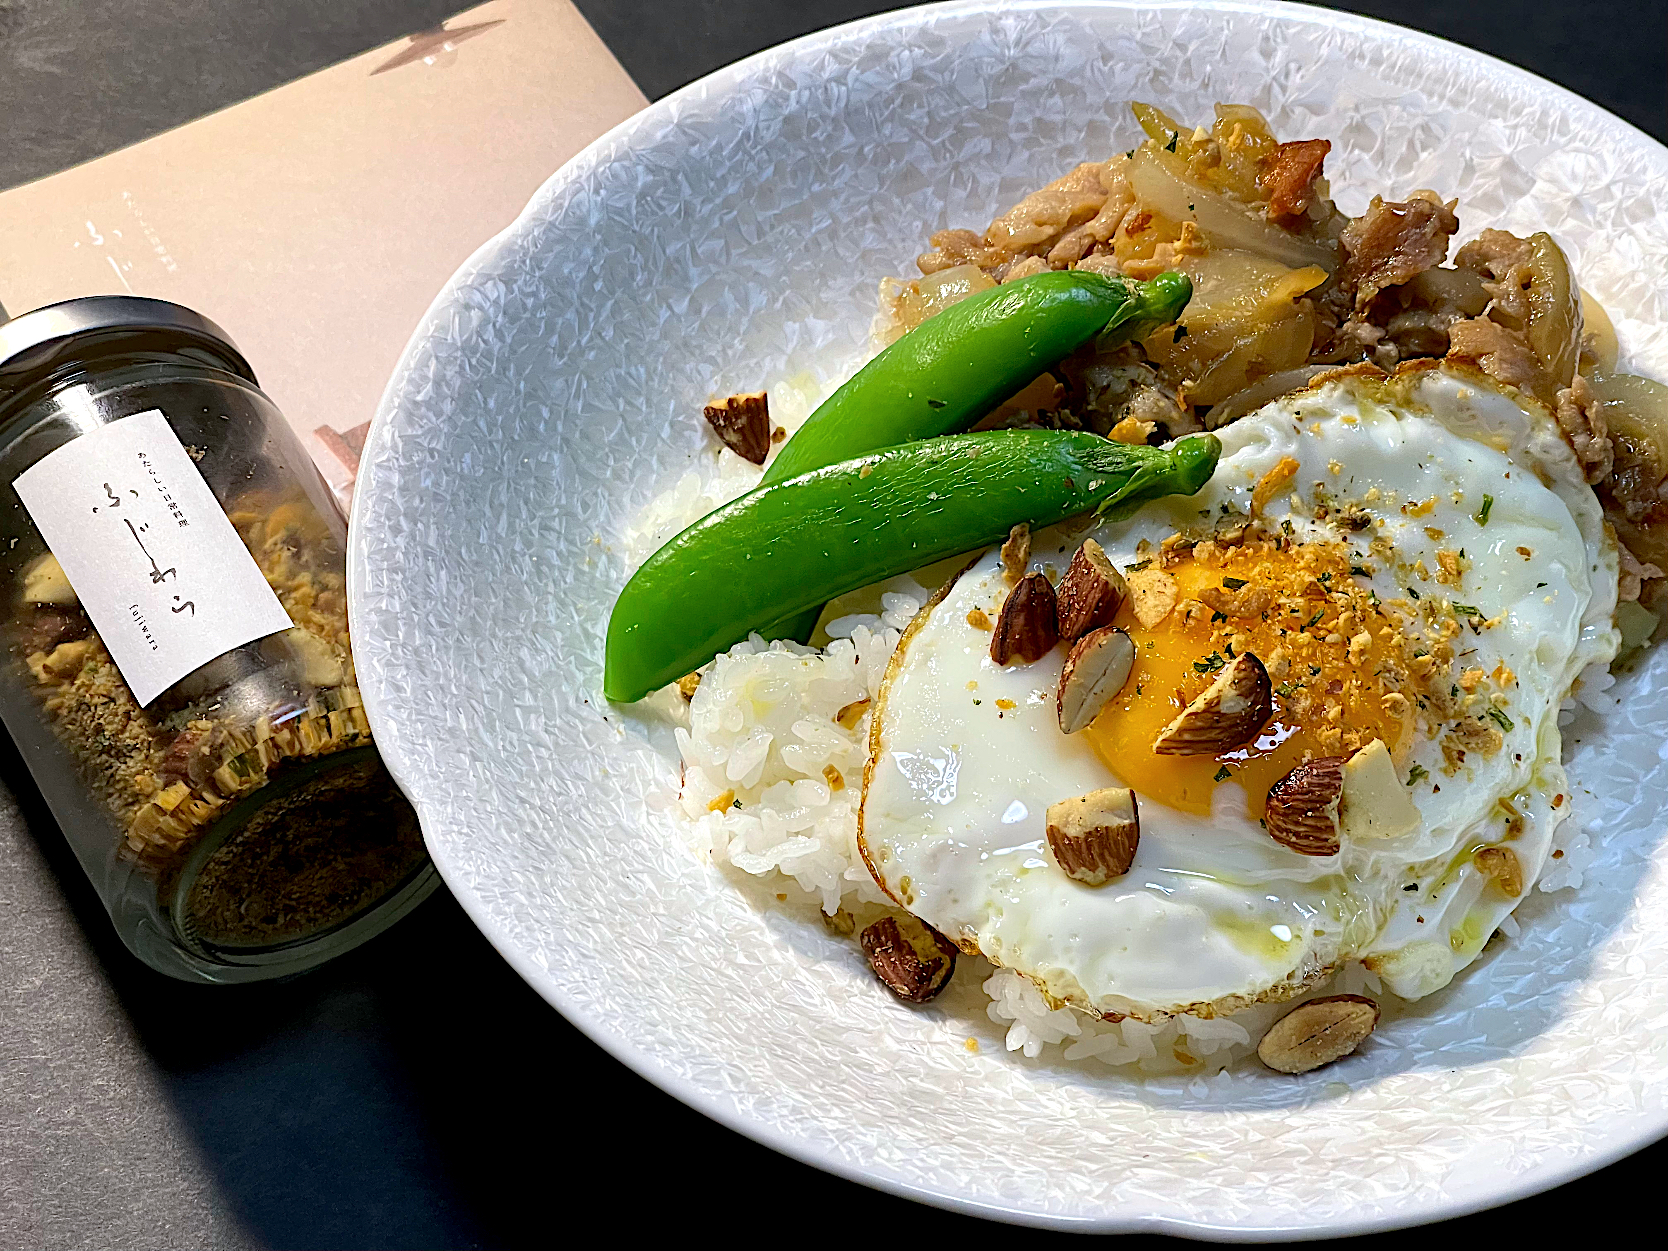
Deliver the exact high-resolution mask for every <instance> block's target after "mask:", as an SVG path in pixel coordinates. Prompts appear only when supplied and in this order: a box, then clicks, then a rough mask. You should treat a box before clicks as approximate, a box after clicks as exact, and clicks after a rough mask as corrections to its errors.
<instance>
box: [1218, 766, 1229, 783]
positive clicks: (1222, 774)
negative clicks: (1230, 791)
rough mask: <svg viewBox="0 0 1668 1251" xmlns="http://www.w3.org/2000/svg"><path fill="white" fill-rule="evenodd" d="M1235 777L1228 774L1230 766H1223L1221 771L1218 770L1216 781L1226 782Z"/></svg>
mask: <svg viewBox="0 0 1668 1251" xmlns="http://www.w3.org/2000/svg"><path fill="white" fill-rule="evenodd" d="M1233 776H1234V775H1233V774H1231V773H1229V772H1228V766H1227V765H1223V766H1222V767H1221V768H1220V769H1218V770H1217V771H1216V779H1215V780H1216V781H1218V782H1226V781H1227V780H1228V779H1229V778H1231V777H1233Z"/></svg>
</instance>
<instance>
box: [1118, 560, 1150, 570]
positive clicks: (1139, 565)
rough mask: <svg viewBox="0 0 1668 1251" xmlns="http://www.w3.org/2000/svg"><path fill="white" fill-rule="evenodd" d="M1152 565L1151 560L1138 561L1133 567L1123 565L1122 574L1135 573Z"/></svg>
mask: <svg viewBox="0 0 1668 1251" xmlns="http://www.w3.org/2000/svg"><path fill="white" fill-rule="evenodd" d="M1152 563H1153V562H1152V561H1151V560H1138V561H1136V562H1135V563H1134V564H1133V565H1125V566H1124V572H1125V573H1137V572H1139V571H1140V570H1142V569H1145V568H1146V567H1147V566H1148V565H1150V564H1152Z"/></svg>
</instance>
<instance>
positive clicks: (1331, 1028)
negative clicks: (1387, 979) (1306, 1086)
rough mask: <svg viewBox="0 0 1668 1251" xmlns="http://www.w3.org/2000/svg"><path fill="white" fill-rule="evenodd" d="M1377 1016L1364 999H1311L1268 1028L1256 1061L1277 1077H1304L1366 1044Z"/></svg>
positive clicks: (1343, 996) (1330, 996)
mask: <svg viewBox="0 0 1668 1251" xmlns="http://www.w3.org/2000/svg"><path fill="white" fill-rule="evenodd" d="M1378 1016H1379V1012H1378V1004H1376V1003H1374V1002H1373V1001H1372V1000H1371V999H1368V998H1367V997H1366V996H1365V995H1327V996H1325V997H1323V998H1320V999H1311V1000H1309V1002H1308V1003H1300V1004H1298V1006H1297V1007H1295V1008H1293V1009H1292V1010H1291V1011H1290V1012H1288V1013H1286V1015H1285V1016H1283V1017H1281V1018H1280V1019H1279V1020H1278V1021H1276V1022H1275V1023H1274V1024H1273V1025H1271V1026H1269V1029H1268V1032H1267V1033H1266V1034H1264V1035H1263V1037H1262V1041H1261V1042H1259V1043H1258V1044H1257V1058H1258V1059H1259V1060H1261V1061H1262V1062H1263V1063H1264V1064H1266V1065H1268V1067H1269V1068H1271V1069H1273V1070H1274V1071H1275V1072H1277V1073H1294V1074H1295V1073H1307V1072H1309V1071H1310V1070H1311V1069H1318V1068H1320V1067H1321V1066H1322V1065H1323V1064H1331V1063H1332V1062H1333V1061H1334V1060H1342V1059H1343V1058H1344V1057H1345V1056H1347V1055H1348V1054H1349V1053H1350V1052H1352V1051H1354V1050H1355V1049H1356V1048H1357V1047H1359V1046H1360V1045H1361V1044H1362V1043H1364V1042H1366V1041H1367V1036H1368V1035H1369V1034H1371V1033H1372V1032H1373V1030H1374V1029H1375V1028H1377V1026H1378Z"/></svg>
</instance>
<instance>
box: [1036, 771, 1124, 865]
mask: <svg viewBox="0 0 1668 1251" xmlns="http://www.w3.org/2000/svg"><path fill="white" fill-rule="evenodd" d="M1046 821H1047V832H1048V850H1049V851H1050V853H1052V854H1053V856H1054V863H1055V864H1057V865H1058V866H1059V867H1060V870H1061V872H1063V873H1064V874H1065V875H1066V876H1067V877H1069V878H1071V880H1072V881H1074V882H1081V883H1082V884H1083V885H1085V886H1104V885H1106V883H1108V882H1110V881H1111V880H1112V879H1113V878H1115V877H1122V876H1123V875H1124V874H1126V873H1128V872H1129V866H1130V865H1131V864H1133V863H1134V862H1135V848H1136V846H1137V845H1138V844H1139V843H1140V841H1141V814H1140V811H1139V810H1138V808H1137V806H1136V803H1135V792H1134V791H1132V790H1128V789H1126V788H1124V787H1118V786H1109V787H1106V788H1105V789H1104V790H1098V791H1090V792H1089V793H1088V794H1087V795H1079V796H1078V797H1077V798H1075V799H1062V800H1061V801H1060V802H1059V803H1057V804H1050V805H1049V806H1048V814H1047V819H1046Z"/></svg>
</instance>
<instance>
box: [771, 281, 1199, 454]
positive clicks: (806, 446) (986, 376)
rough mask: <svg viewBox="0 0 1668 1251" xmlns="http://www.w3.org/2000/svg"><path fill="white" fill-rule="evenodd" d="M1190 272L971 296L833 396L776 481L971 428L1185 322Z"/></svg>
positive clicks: (790, 450) (1032, 285)
mask: <svg viewBox="0 0 1668 1251" xmlns="http://www.w3.org/2000/svg"><path fill="white" fill-rule="evenodd" d="M1192 293H1193V284H1192V283H1191V282H1190V281H1189V279H1188V277H1187V275H1186V274H1180V273H1165V274H1160V275H1159V276H1158V277H1157V278H1154V279H1153V280H1152V281H1151V282H1134V281H1131V280H1129V279H1124V278H1106V277H1103V276H1102V275H1100V274H1096V273H1091V272H1089V271H1087V270H1059V271H1055V272H1051V273H1046V274H1036V275H1034V276H1032V277H1030V278H1021V279H1019V280H1017V281H1015V282H1009V283H1003V284H1002V285H1001V286H997V287H992V288H990V289H989V290H986V291H981V292H979V293H978V294H977V295H972V296H968V297H967V298H966V299H965V300H959V301H957V302H956V303H954V304H952V305H950V307H949V308H946V309H945V310H944V311H943V312H940V313H937V314H935V315H934V316H932V317H929V318H928V319H927V320H926V321H924V322H922V323H921V324H920V325H919V326H917V327H915V329H913V330H911V331H910V332H909V333H908V334H906V335H904V336H903V337H902V338H901V339H899V340H898V341H897V342H896V343H894V344H892V345H891V346H890V347H888V348H887V349H886V350H885V351H883V352H881V353H880V354H879V355H878V356H876V357H875V358H874V359H873V360H872V361H870V362H869V363H868V364H867V365H865V366H863V368H862V369H860V370H858V371H857V373H856V374H855V375H854V376H853V377H852V379H851V380H850V381H849V382H847V383H846V384H845V385H844V386H842V387H841V388H840V389H839V390H838V391H836V392H834V394H833V395H831V396H829V397H828V399H827V400H825V401H824V402H823V403H822V404H821V405H820V406H819V407H818V408H817V411H816V412H814V413H812V414H811V416H810V417H809V418H808V419H806V422H805V424H804V425H803V426H801V427H800V428H799V430H798V431H796V432H795V433H794V436H793V437H792V438H791V439H789V440H788V441H787V442H786V443H784V444H783V445H782V450H781V451H779V452H777V454H776V456H775V459H773V460H772V461H771V462H770V464H769V465H768V466H766V468H765V474H764V481H765V482H766V483H770V482H780V481H782V480H784V479H786V478H792V477H796V476H797V475H799V474H803V473H809V472H810V471H811V470H813V469H820V468H821V467H822V466H823V465H830V464H833V463H834V462H835V461H840V460H848V459H850V458H851V457H853V456H861V455H862V454H863V453H865V452H870V451H873V450H874V449H876V448H881V447H892V446H894V445H896V444H900V443H909V442H913V441H914V440H916V439H925V438H931V437H932V436H934V435H941V434H951V433H954V432H956V431H961V430H966V429H967V428H968V427H969V426H971V425H973V424H974V423H975V422H977V421H978V420H979V419H980V418H982V417H984V416H986V415H987V414H989V413H990V412H991V410H992V409H994V408H995V407H996V406H997V405H998V404H1000V403H1001V402H1002V401H1003V400H1005V399H1007V398H1009V397H1010V396H1012V395H1014V394H1015V393H1016V392H1018V391H1019V390H1020V389H1021V388H1023V387H1024V386H1025V385H1026V384H1027V383H1029V382H1031V381H1032V380H1033V379H1035V378H1036V377H1037V376H1038V375H1040V374H1041V373H1042V372H1043V371H1044V370H1045V369H1047V368H1048V367H1049V366H1051V365H1053V364H1055V363H1057V362H1058V361H1059V360H1060V359H1061V358H1063V357H1065V356H1067V355H1068V354H1070V353H1071V352H1073V351H1075V350H1076V349H1077V348H1079V347H1081V346H1082V345H1083V344H1085V343H1087V342H1088V341H1089V340H1090V339H1093V338H1095V337H1096V336H1097V335H1105V336H1109V337H1111V338H1113V339H1115V340H1117V341H1118V342H1125V341H1128V340H1130V339H1134V338H1140V337H1143V336H1145V335H1146V334H1148V333H1149V332H1151V331H1152V330H1154V329H1156V328H1157V327H1159V326H1163V325H1168V324H1169V323H1170V322H1173V321H1175V320H1176V318H1177V316H1179V315H1180V313H1181V310H1182V308H1183V307H1184V306H1185V305H1186V304H1187V301H1188V298H1189V297H1190V296H1191V295H1192Z"/></svg>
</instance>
